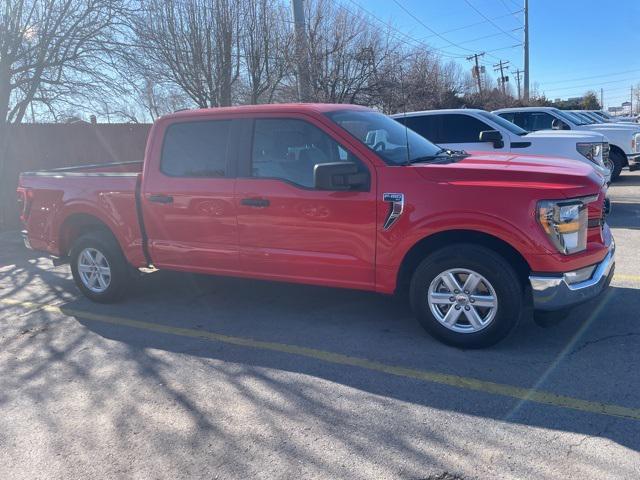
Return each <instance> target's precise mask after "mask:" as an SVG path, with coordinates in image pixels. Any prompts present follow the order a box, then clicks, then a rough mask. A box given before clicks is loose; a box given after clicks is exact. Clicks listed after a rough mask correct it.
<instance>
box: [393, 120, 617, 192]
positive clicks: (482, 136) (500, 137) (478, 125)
mask: <svg viewBox="0 0 640 480" xmlns="http://www.w3.org/2000/svg"><path fill="white" fill-rule="evenodd" d="M392 118H394V119H395V120H397V121H398V122H400V123H402V124H403V125H406V126H407V127H409V128H410V129H411V130H413V131H415V132H417V133H419V134H420V135H422V136H423V137H425V138H427V139H428V140H430V141H432V142H433V143H436V144H438V145H440V146H441V147H443V148H448V149H454V150H460V149H462V150H470V151H490V152H504V153H518V154H523V155H545V156H547V157H566V158H573V159H574V160H579V161H581V162H583V163H587V164H589V165H590V166H592V167H593V168H594V169H595V170H596V171H597V172H598V173H599V174H600V175H602V176H603V177H604V178H605V180H606V181H607V183H608V182H609V181H610V180H611V169H610V167H612V165H611V164H610V163H609V143H608V142H607V141H606V139H605V137H604V135H602V134H601V133H597V132H565V131H547V132H533V133H529V132H527V131H526V130H524V129H522V128H520V127H518V126H517V125H515V124H513V123H511V122H509V121H507V120H505V119H504V118H502V117H499V116H498V115H495V114H493V113H489V112H486V111H484V110H476V109H457V110H428V111H422V112H410V113H400V114H397V115H392Z"/></svg>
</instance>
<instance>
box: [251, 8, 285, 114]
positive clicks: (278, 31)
mask: <svg viewBox="0 0 640 480" xmlns="http://www.w3.org/2000/svg"><path fill="white" fill-rule="evenodd" d="M243 2H244V3H243V11H244V15H243V16H242V23H241V26H242V31H241V32H240V38H241V40H240V48H241V52H242V60H243V62H242V63H243V67H244V69H243V75H242V76H243V83H246V85H247V88H246V90H247V93H246V94H245V95H244V98H243V100H244V101H245V102H246V103H250V104H256V103H261V102H265V103H271V102H272V101H273V100H274V96H275V93H276V91H277V89H278V88H279V87H280V86H281V84H282V82H283V81H284V80H285V79H286V78H287V77H291V75H292V68H293V65H292V59H291V56H290V51H291V49H292V48H293V35H292V32H291V29H290V28H289V26H288V16H289V13H288V11H287V9H285V8H284V5H283V3H282V2H281V1H278V0H243Z"/></svg>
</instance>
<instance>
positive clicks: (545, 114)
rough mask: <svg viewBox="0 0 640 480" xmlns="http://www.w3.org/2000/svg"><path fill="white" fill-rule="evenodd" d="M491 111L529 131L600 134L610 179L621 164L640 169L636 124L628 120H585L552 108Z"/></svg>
mask: <svg viewBox="0 0 640 480" xmlns="http://www.w3.org/2000/svg"><path fill="white" fill-rule="evenodd" d="M493 113H495V114H497V115H500V116H501V117H502V118H505V119H507V120H509V121H510V122H513V123H515V124H516V125H518V126H519V127H522V128H524V129H525V130H528V131H530V132H533V131H537V130H549V129H553V130H577V131H582V132H584V131H589V132H598V133H602V134H603V135H604V136H605V137H606V138H607V140H608V141H609V146H610V148H611V151H610V153H609V158H610V159H611V162H612V164H613V172H612V174H611V179H612V180H615V179H616V178H618V176H619V175H620V172H621V170H622V169H623V168H624V167H629V170H631V171H633V170H637V169H640V125H637V124H633V123H629V124H622V123H589V122H588V121H587V120H585V119H583V118H581V117H579V116H576V115H575V114H573V113H571V112H569V111H566V110H559V109H557V108H553V107H517V108H502V109H500V110H495V111H494V112H493Z"/></svg>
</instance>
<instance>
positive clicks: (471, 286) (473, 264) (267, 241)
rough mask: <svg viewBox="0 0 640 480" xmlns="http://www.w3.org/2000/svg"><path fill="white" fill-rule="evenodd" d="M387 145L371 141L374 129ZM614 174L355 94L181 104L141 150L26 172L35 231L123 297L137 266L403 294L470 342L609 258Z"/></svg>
mask: <svg viewBox="0 0 640 480" xmlns="http://www.w3.org/2000/svg"><path fill="white" fill-rule="evenodd" d="M382 137H384V138H386V140H387V142H386V143H384V144H381V143H373V144H372V143H371V142H370V140H371V139H372V138H382ZM605 192H606V186H605V182H604V179H603V178H602V177H601V176H600V175H598V174H597V173H596V172H595V171H594V170H593V169H592V168H591V167H590V166H589V165H586V164H583V163H581V162H578V161H575V160H568V159H549V158H546V157H542V156H533V155H529V156H518V155H514V154H508V155H504V154H497V153H487V152H479V153H472V154H466V153H462V152H451V151H446V150H443V149H442V148H440V147H438V146H436V145H434V144H432V143H431V142H429V141H428V140H426V139H425V138H423V137H421V136H420V135H418V134H417V133H415V132H413V131H411V130H410V129H407V128H405V127H403V126H402V125H400V124H399V123H398V122H396V121H394V120H392V119H391V118H389V117H387V116H385V115H382V114H380V113H377V112H374V111H372V110H370V109H367V108H364V107H356V106H351V105H327V104H323V105H314V104H299V105H262V106H250V107H234V108H220V109H204V110H194V111H185V112H179V113H175V114H172V115H168V116H166V117H163V118H161V119H159V120H158V121H157V122H156V123H155V124H154V126H153V128H152V130H151V132H150V135H149V139H148V143H147V149H146V153H145V158H144V162H143V163H124V164H114V165H101V166H89V167H84V168H71V169H59V170H54V171H47V172H34V173H23V174H22V175H21V176H20V180H19V187H18V197H19V201H20V202H21V203H22V220H23V222H24V224H25V226H26V231H25V234H24V235H25V242H26V244H27V245H28V246H30V247H31V248H33V249H36V250H42V251H46V252H48V253H50V254H51V255H53V256H55V257H58V259H59V261H69V262H70V264H71V271H72V274H73V278H74V280H75V282H76V284H77V286H78V287H79V289H80V290H81V291H82V292H83V293H84V294H85V295H86V296H87V297H89V298H90V299H92V300H94V301H98V302H110V301H115V300H116V299H118V298H119V297H120V296H121V295H122V294H123V293H124V292H125V291H126V287H127V283H128V281H129V280H130V276H131V275H130V274H131V272H132V271H134V269H135V268H141V267H145V266H153V267H155V268H158V269H170V270H182V271H187V272H197V273H206V274H218V275H231V276H239V277H250V278H257V279H266V280H280V281H288V282H299V283H308V284H316V285H327V286H332V287H344V288H354V289H362V290H371V291H376V292H381V293H384V294H392V293H394V292H397V291H407V292H408V293H409V297H410V301H411V304H412V307H413V309H414V311H415V314H416V316H417V318H418V320H419V321H420V323H421V324H422V325H423V326H424V327H425V328H426V329H427V330H428V331H429V332H431V334H433V335H434V336H436V337H437V338H439V339H441V340H442V341H445V342H447V343H450V344H453V345H457V346H461V347H482V346H487V345H490V344H492V343H495V342H496V341H498V340H500V339H502V338H503V337H505V336H506V335H507V333H508V332H509V331H511V330H512V329H513V327H514V326H515V325H516V323H517V322H518V320H519V318H520V317H521V313H522V312H523V311H526V310H527V309H525V307H526V306H527V305H529V304H530V303H531V302H532V303H533V307H535V308H536V309H538V310H541V311H548V312H550V311H563V310H566V309H568V308H569V307H571V306H572V305H574V304H576V303H579V302H582V301H585V300H588V299H591V298H594V297H596V296H597V295H598V294H599V293H600V292H601V291H603V290H604V289H605V288H606V287H607V286H608V284H609V281H610V279H611V276H612V275H613V270H614V241H613V238H612V236H611V233H610V230H609V227H608V226H607V224H606V222H605V220H604V218H605V213H606V211H607V202H606V199H605Z"/></svg>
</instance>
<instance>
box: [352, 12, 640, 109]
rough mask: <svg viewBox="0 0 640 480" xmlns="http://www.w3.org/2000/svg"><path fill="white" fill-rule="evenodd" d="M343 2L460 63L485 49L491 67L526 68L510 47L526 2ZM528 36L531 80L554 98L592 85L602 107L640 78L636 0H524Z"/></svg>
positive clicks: (625, 96)
mask: <svg viewBox="0 0 640 480" xmlns="http://www.w3.org/2000/svg"><path fill="white" fill-rule="evenodd" d="M396 2H397V3H396ZM341 3H342V4H343V5H344V6H345V7H347V8H349V9H352V10H354V9H356V8H358V7H357V6H356V5H359V6H360V7H361V8H363V9H366V10H367V11H368V12H370V13H371V14H373V15H375V16H376V17H378V18H379V19H380V20H381V21H384V22H391V23H392V24H393V25H394V26H395V27H396V28H397V30H398V31H396V32H394V34H395V35H397V36H398V37H399V38H402V39H403V40H405V41H407V42H408V43H415V41H416V40H417V41H421V42H424V43H427V44H429V45H431V46H432V47H433V48H434V49H439V50H440V51H441V53H442V54H443V58H447V59H449V58H451V57H457V58H455V60H456V61H458V62H460V63H461V64H462V65H464V66H465V67H469V68H470V66H471V64H470V63H469V62H468V61H466V60H465V58H464V57H465V56H467V55H469V54H471V53H472V52H476V51H477V52H482V51H486V52H488V53H487V55H485V57H484V59H483V63H484V64H485V65H486V66H487V69H488V70H489V69H491V70H493V68H492V67H491V65H493V64H494V63H497V61H498V60H500V59H501V60H509V61H510V66H511V67H513V68H512V71H515V69H516V68H518V67H520V68H522V66H523V60H522V47H514V48H510V47H512V46H514V45H517V44H518V43H521V39H522V29H521V27H522V25H523V15H522V13H521V10H522V9H523V4H524V0H341ZM398 3H399V4H400V5H401V6H402V7H404V8H405V9H406V10H407V11H408V12H407V11H404V10H403V9H402V8H401V6H400V5H398ZM473 7H475V9H477V10H478V11H480V12H481V13H482V14H484V16H485V17H487V18H488V19H491V20H492V22H489V21H487V20H486V19H485V18H483V17H482V15H481V14H480V13H478V12H477V11H476V10H474V8H473ZM412 16H413V17H415V18H413V17H412ZM376 21H377V20H376ZM425 25H426V26H425ZM427 27H428V28H430V29H431V31H430V30H429V29H428V28H427ZM461 27H466V28H461ZM434 32H436V33H437V34H440V36H438V35H435V34H434ZM402 34H404V35H406V36H404V37H403V36H402ZM409 37H410V38H409ZM529 40H530V44H531V48H530V70H531V85H532V87H533V84H534V82H537V83H538V85H539V90H540V92H543V93H545V94H546V95H547V97H549V98H551V99H555V98H567V97H573V96H580V95H582V94H583V93H584V92H585V91H586V90H590V89H591V90H596V91H597V92H598V95H599V92H600V88H603V89H604V103H605V105H606V106H611V105H619V104H620V103H621V102H622V101H625V100H628V99H629V95H630V92H629V89H630V87H631V85H634V86H635V85H637V84H638V83H640V0H529ZM453 44H456V45H455V46H454V45H453ZM445 55H446V56H445ZM449 55H450V56H451V57H449ZM510 76H511V77H512V81H513V82H515V77H514V75H513V74H512V73H510ZM593 77H596V78H593ZM513 85H514V86H515V83H513Z"/></svg>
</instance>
